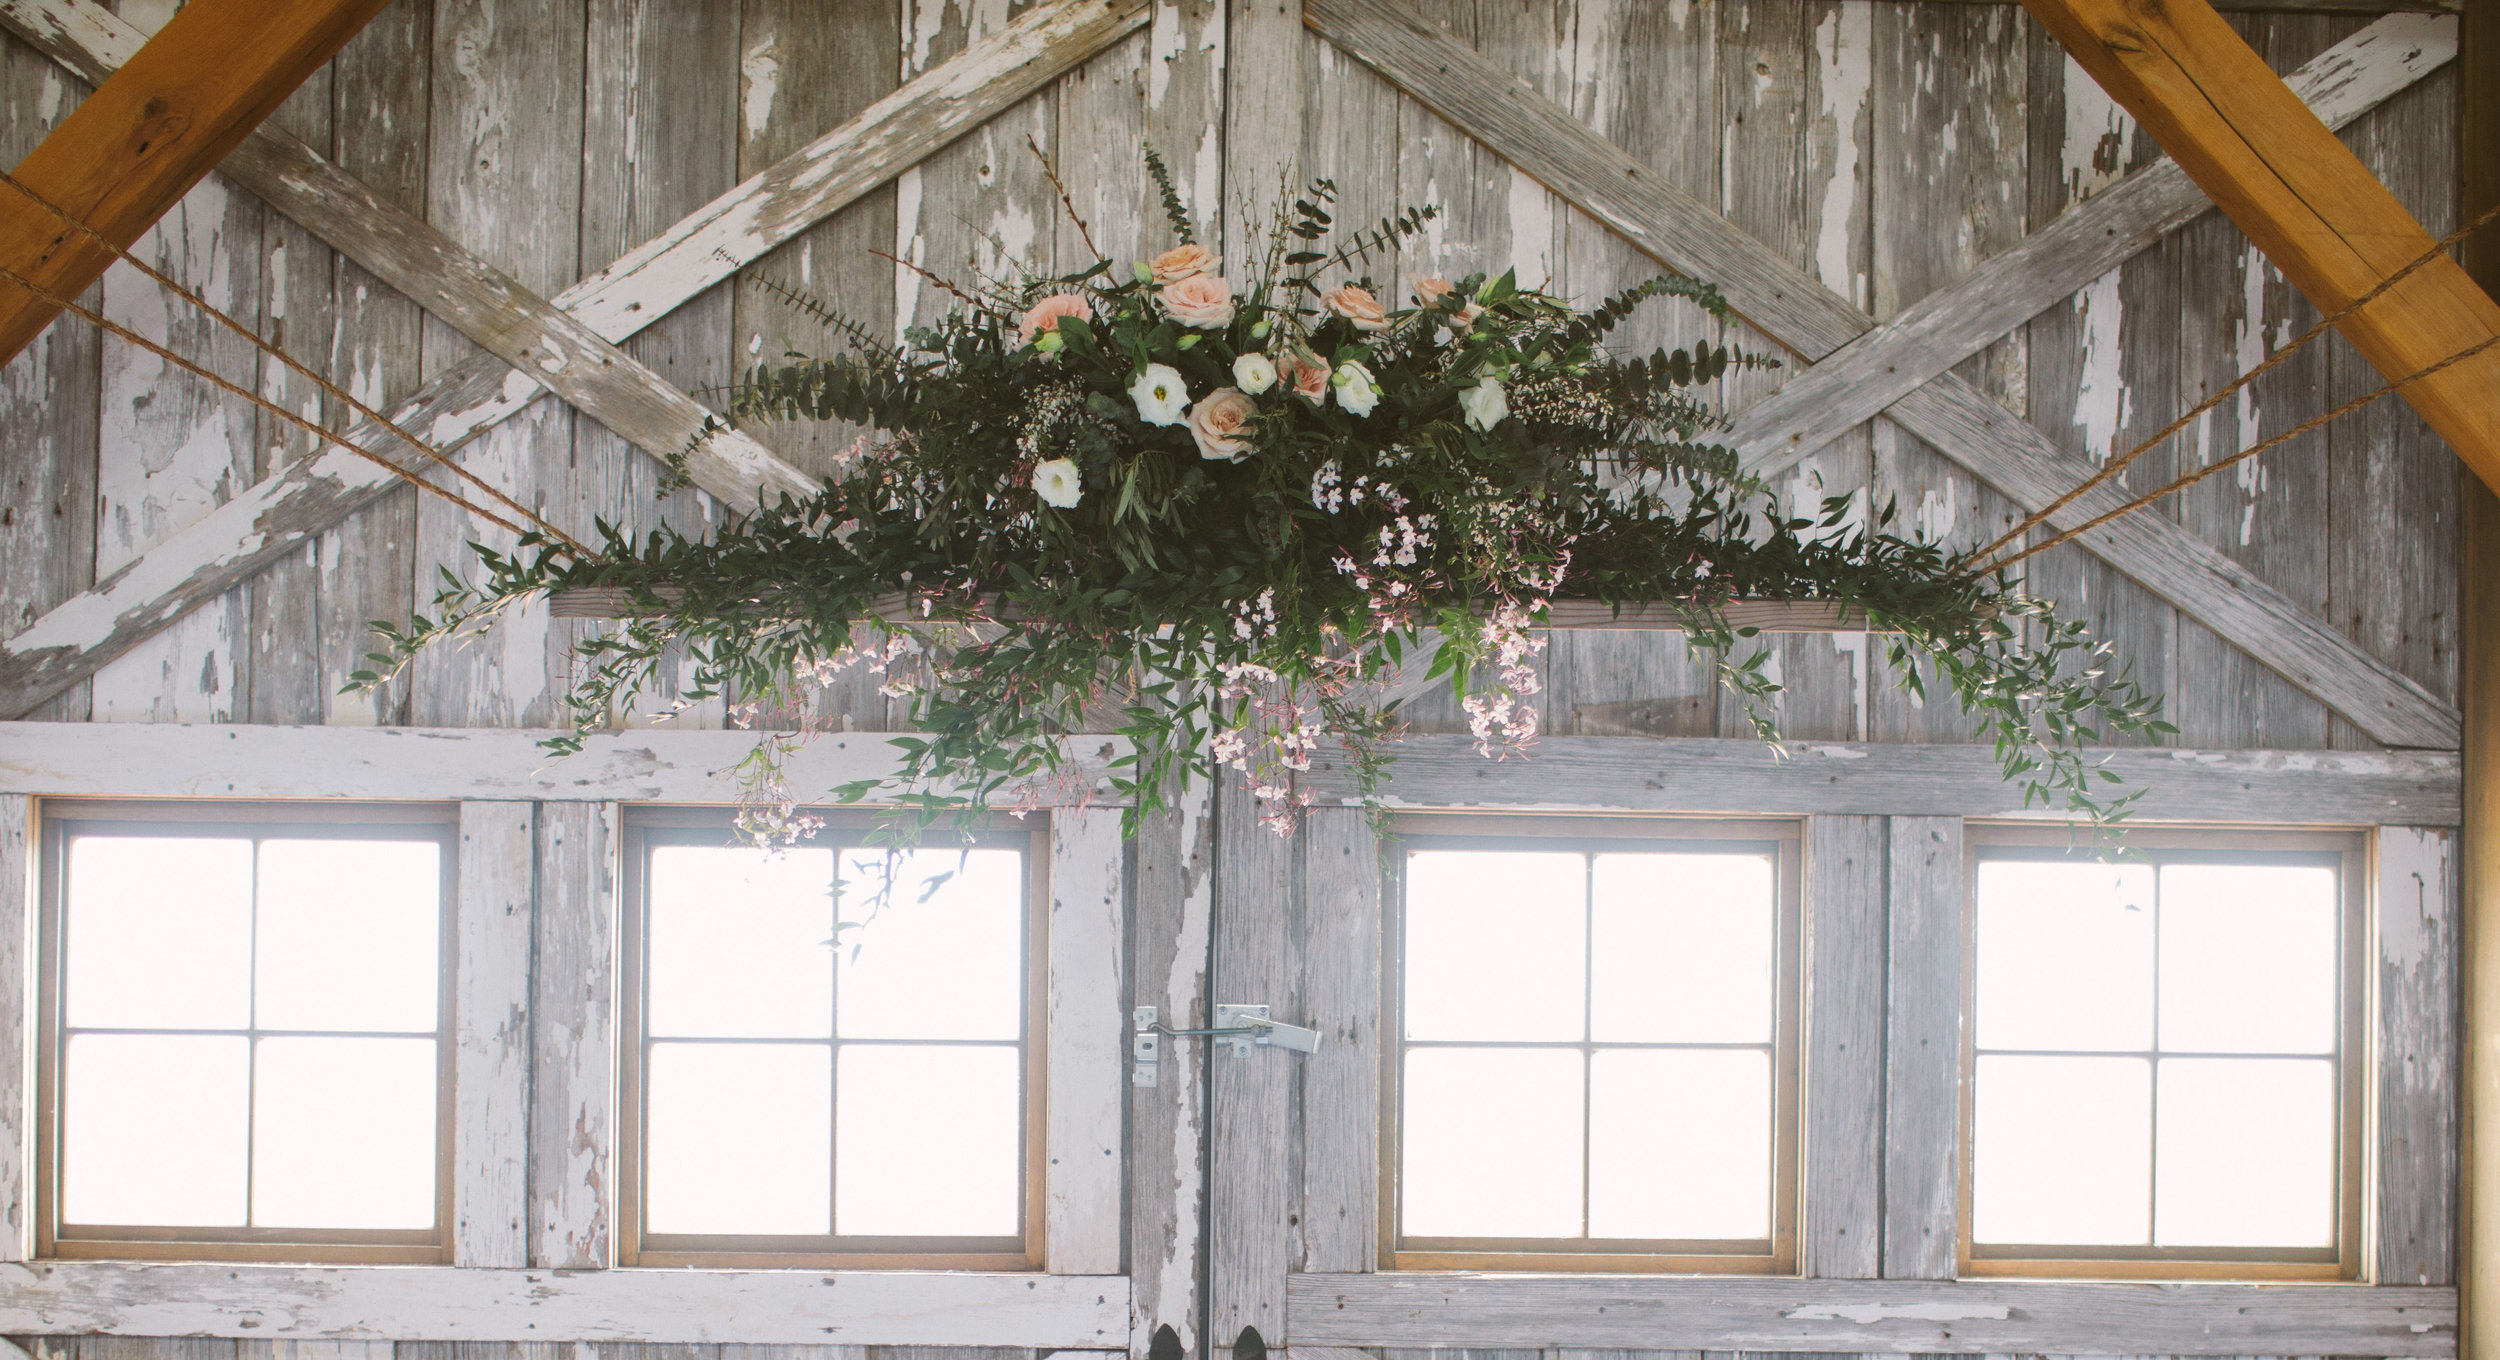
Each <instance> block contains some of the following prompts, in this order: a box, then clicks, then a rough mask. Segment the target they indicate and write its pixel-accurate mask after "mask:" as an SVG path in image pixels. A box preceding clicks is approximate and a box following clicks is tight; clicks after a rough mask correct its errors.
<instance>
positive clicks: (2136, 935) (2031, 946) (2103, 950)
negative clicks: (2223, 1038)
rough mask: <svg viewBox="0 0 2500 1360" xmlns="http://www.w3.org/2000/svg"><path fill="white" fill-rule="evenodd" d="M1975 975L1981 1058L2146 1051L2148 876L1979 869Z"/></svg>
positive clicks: (2065, 866)
mask: <svg viewBox="0 0 2500 1360" xmlns="http://www.w3.org/2000/svg"><path fill="white" fill-rule="evenodd" d="M1978 969H1979V976H1978V992H1979V997H1978V1002H1979V1004H1978V1011H1979V1015H1978V1035H1979V1046H1980V1047H1982V1048H2045V1049H2144V1048H2150V1047H2152V1043H2153V871H2152V867H2151V866H2149V865H2143V864H2100V863H2091V862H2077V861H2043V860H1988V861H1983V862H1981V864H1980V866H1979V965H1978Z"/></svg>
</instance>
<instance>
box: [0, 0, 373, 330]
mask: <svg viewBox="0 0 2500 1360" xmlns="http://www.w3.org/2000/svg"><path fill="white" fill-rule="evenodd" d="M386 3H388V0H192V3H191V4H189V5H188V6H186V7H184V8H183V10H182V11H181V12H180V13H177V14H176V15H175V16H174V17H173V19H172V20H171V21H170V22H168V23H167V24H166V25H165V27H164V30H163V31H162V32H160V33H158V34H157V35H156V37H155V39H154V40H153V41H151V42H149V43H148V44H147V46H146V47H144V48H142V49H140V51H139V53H138V55H136V56H135V57H133V58H132V59H131V61H130V63H129V65H127V66H124V67H123V68H122V69H121V70H120V71H119V72H118V73H116V74H115V75H114V76H113V78H112V79H110V80H107V81H105V82H104V84H103V85H101V86H99V87H98V88H97V89H96V92H95V93H94V94H93V95H90V96H89V97H88V98H87V100H86V101H85V102H84V103H82V104H80V105H79V106H78V107H77V109H75V110H74V111H72V112H71V114H70V115H69V117H67V118H65V119H63V120H61V124H60V126H59V127H56V128H54V129H53V130H52V135H50V136H48V137H46V138H44V139H43V144H42V145H40V146H37V147H36V148H35V150H34V152H33V154H31V155H29V156H27V158H26V159H25V160H23V161H21V162H19V163H18V167H17V172H16V173H17V178H18V180H19V181H20V182H22V183H24V184H25V185H26V186H27V187H28V188H29V189H32V190H33V191H34V192H36V193H38V194H41V195H43V196H44V197H45V198H47V199H49V200H50V201H51V202H53V203H55V204H57V205H59V206H60V207H61V208H63V209H65V210H66V211H68V212H69V213H71V214H73V215H75V216H76V217H78V218H79V220H81V221H83V222H85V223H86V224H87V225H88V226H89V227H90V228H92V229H94V231H95V232H96V233H97V234H98V235H100V236H103V237H104V238H106V239H107V240H110V241H113V242H115V243H116V244H119V245H121V246H123V247H125V248H127V247H129V246H130V245H132V244H133V243H135V242H137V241H138V239H139V236H140V234H141V233H143V232H145V231H146V230H147V229H148V228H149V227H151V226H154V225H155V224H156V219H158V218H160V217H163V216H164V215H165V214H166V212H167V211H168V210H170V209H171V208H172V207H173V206H174V205H175V204H176V203H178V202H180V201H181V200H182V196H183V195H184V194H186V193H189V192H190V191H191V186H192V185H194V184H197V183H199V182H200V178H201V177H202V176H204V175H206V174H207V173H208V172H209V170H210V169H211V168H212V167H214V166H215V165H216V164H217V162H219V161H221V160H224V159H225V157H226V153H227V152H230V151H232V150H234V148H235V147H236V146H237V145H238V144H240V143H241V142H242V140H243V139H244V137H245V136H247V135H249V134H250V132H251V131H252V129H253V128H256V127H258V126H260V124H261V121H262V120H263V119H266V118H267V117H268V116H269V115H270V114H272V113H275V112H276V111H277V108H278V105H279V104H281V103H284V102H285V100H286V97H287V96H288V95H290V94H292V93H294V91H295V87H296V86H298V85H301V84H303V83H304V81H305V79H306V78H307V77H309V76H311V75H312V73H313V72H315V71H318V70H320V69H321V68H322V67H323V66H324V65H326V64H328V62H329V60H330V58H331V56H332V55H333V54H335V53H336V52H337V51H338V50H339V49H340V48H341V47H344V46H346V45H347V40H348V39H349V38H352V37H354V36H356V34H357V32H358V31H359V30H361V29H362V28H363V27H364V26H365V24H366V22H367V21H369V20H371V19H372V18H373V16H374V15H376V14H378V13H380V12H381V10H382V6H383V5H384V4H386ZM113 258H114V256H113V253H112V252H111V251H110V250H108V249H106V248H105V247H104V246H103V245H102V244H100V243H98V242H97V241H95V240H93V239H92V238H90V237H88V236H87V235H86V234H85V233H83V232H80V231H78V230H76V229H75V228H73V227H70V226H68V225H67V224H65V223H63V222H62V221H61V220H60V219H59V218H58V217H56V216H54V215H53V214H52V213H50V212H48V211H46V210H45V209H44V207H43V206H42V205H41V204H38V203H34V202H30V201H29V200H28V199H27V198H26V196H25V195H23V194H19V193H14V192H0V268H5V269H7V270H8V271H9V272H10V273H13V274H17V275H20V276H22V277H24V278H26V279H29V280H31V281H33V282H34V283H35V284H37V285H39V286H40V287H41V288H42V289H44V290H45V291H47V292H49V293H51V294H52V295H53V296H56V297H76V296H77V295H78V294H80V293H82V292H85V291H86V290H87V288H88V286H89V285H91V284H93V283H94V282H95V281H96V280H97V279H99V278H102V277H103V276H104V270H105V267H106V266H108V265H110V264H111V263H112V262H113ZM59 310H60V309H59V308H57V307H55V306H54V305H53V304H51V303H49V302H46V301H45V300H44V299H43V298H42V297H41V296H39V295H37V294H36V293H35V292H34V291H32V290H29V289H27V288H25V287H23V286H21V285H16V284H10V285H8V286H6V287H0V363H6V362H8V361H9V360H10V359H13V358H15V357H16V356H17V352H18V351H19V350H22V349H24V348H26V346H27V344H28V343H29V342H31V341H33V340H34V338H35V337H36V336H37V335H40V334H42V332H43V328H44V327H45V326H48V325H50V324H51V323H52V318H53V317H55V316H57V315H58V314H59Z"/></svg>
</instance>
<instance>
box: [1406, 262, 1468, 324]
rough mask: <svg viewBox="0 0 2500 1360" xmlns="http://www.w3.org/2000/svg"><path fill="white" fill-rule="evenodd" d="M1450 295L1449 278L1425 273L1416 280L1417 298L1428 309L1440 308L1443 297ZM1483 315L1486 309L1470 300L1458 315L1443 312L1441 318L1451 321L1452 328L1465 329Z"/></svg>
mask: <svg viewBox="0 0 2500 1360" xmlns="http://www.w3.org/2000/svg"><path fill="white" fill-rule="evenodd" d="M1449 295H1450V281H1449V280H1448V279H1445V278H1440V277H1438V276H1436V275H1431V274H1425V275H1422V276H1419V277H1418V278H1417V279H1416V280H1415V300H1416V301H1417V302H1420V303H1422V304H1423V305H1424V309H1425V310H1426V311H1431V310H1434V309H1436V308H1438V307H1439V306H1440V305H1441V299H1443V298H1445V297H1448V296H1449ZM1482 315H1484V309H1483V308H1482V307H1479V306H1477V305H1476V304H1474V303H1472V302H1470V303H1468V304H1467V305H1466V306H1464V307H1461V308H1459V309H1458V314H1457V315H1456V316H1451V315H1449V314H1448V313H1443V314H1442V316H1441V319H1442V320H1444V321H1447V322H1449V323H1450V325H1451V327H1452V328H1454V329H1457V330H1462V331H1463V330H1465V329H1467V328H1468V327H1469V326H1472V325H1474V324H1475V322H1476V318H1477V317H1480V316H1482Z"/></svg>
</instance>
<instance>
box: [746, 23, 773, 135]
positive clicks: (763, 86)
mask: <svg viewBox="0 0 2500 1360" xmlns="http://www.w3.org/2000/svg"><path fill="white" fill-rule="evenodd" d="M773 53H774V41H773V39H771V38H769V37H768V38H766V39H765V40H764V41H762V42H760V43H757V44H756V45H755V46H754V47H753V48H750V49H749V50H748V52H747V54H746V56H745V58H744V59H742V60H741V61H739V63H738V74H739V76H740V78H741V79H742V80H743V81H744V82H745V84H746V98H745V100H744V101H743V104H742V111H743V113H744V115H745V118H746V129H747V136H749V137H760V136H762V135H763V134H764V130H765V129H766V128H768V127H770V126H772V121H773V100H774V99H775V98H776V97H778V96H779V95H780V93H781V59H780V58H779V57H777V56H775V55H774V54H773Z"/></svg>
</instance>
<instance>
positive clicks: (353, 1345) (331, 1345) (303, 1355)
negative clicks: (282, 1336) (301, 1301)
mask: <svg viewBox="0 0 2500 1360" xmlns="http://www.w3.org/2000/svg"><path fill="white" fill-rule="evenodd" d="M391 1347H392V1343H391V1342H388V1341H237V1342H235V1343H234V1360H393V1356H392V1354H391Z"/></svg>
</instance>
